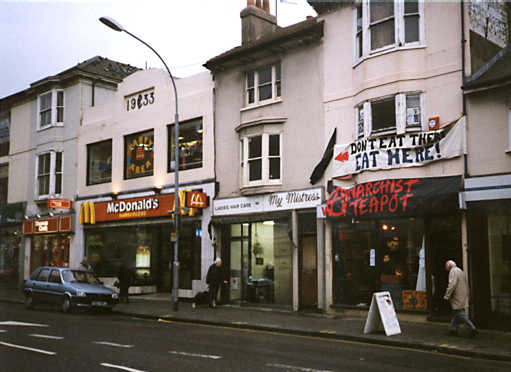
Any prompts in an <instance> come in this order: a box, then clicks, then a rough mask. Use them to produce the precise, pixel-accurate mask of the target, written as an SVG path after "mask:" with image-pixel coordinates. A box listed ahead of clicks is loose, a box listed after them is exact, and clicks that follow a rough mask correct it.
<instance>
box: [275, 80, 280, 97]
mask: <svg viewBox="0 0 511 372" xmlns="http://www.w3.org/2000/svg"><path fill="white" fill-rule="evenodd" d="M275 89H276V91H277V92H276V93H275V97H280V81H277V83H276V87H275Z"/></svg>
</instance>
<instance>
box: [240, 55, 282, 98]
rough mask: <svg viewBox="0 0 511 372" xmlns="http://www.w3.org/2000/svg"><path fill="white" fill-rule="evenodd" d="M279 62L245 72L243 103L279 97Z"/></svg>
mask: <svg viewBox="0 0 511 372" xmlns="http://www.w3.org/2000/svg"><path fill="white" fill-rule="evenodd" d="M280 86H281V71H280V63H276V64H273V65H268V66H264V67H261V68H258V69H256V70H253V71H248V72H247V73H246V88H245V103H246V105H247V106H249V105H257V104H259V103H264V102H266V101H271V100H276V99H277V98H278V97H280Z"/></svg>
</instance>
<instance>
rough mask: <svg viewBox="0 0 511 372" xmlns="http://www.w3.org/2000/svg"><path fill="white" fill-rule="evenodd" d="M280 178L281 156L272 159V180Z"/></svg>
mask: <svg viewBox="0 0 511 372" xmlns="http://www.w3.org/2000/svg"><path fill="white" fill-rule="evenodd" d="M279 179H280V158H272V159H270V180H279Z"/></svg>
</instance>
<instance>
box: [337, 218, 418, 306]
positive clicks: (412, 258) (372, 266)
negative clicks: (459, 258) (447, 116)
mask: <svg viewBox="0 0 511 372" xmlns="http://www.w3.org/2000/svg"><path fill="white" fill-rule="evenodd" d="M425 257H426V256H425V246H424V223H423V220H422V219H415V218H403V219H381V220H370V221H356V220H354V221H353V223H350V222H349V223H348V222H347V223H339V224H337V226H336V228H335V236H334V252H333V267H334V276H333V277H334V283H333V289H334V303H336V304H341V305H351V306H357V307H367V306H369V304H370V301H371V296H372V294H373V292H378V291H389V292H390V294H391V296H392V299H393V302H394V306H395V308H396V309H397V310H401V309H403V310H416V311H425V310H426V309H427V295H426V260H425Z"/></svg>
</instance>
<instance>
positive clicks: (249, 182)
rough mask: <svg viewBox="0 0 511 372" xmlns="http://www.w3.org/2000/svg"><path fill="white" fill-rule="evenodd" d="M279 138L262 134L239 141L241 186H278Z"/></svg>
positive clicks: (277, 135) (279, 170)
mask: <svg viewBox="0 0 511 372" xmlns="http://www.w3.org/2000/svg"><path fill="white" fill-rule="evenodd" d="M280 141H281V136H280V134H268V133H263V134H261V135H257V136H250V137H244V138H242V140H241V180H242V185H243V186H261V185H269V184H280V181H281V143H280Z"/></svg>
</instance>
